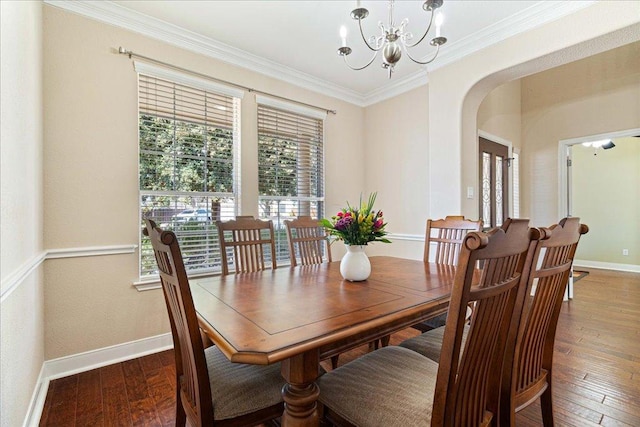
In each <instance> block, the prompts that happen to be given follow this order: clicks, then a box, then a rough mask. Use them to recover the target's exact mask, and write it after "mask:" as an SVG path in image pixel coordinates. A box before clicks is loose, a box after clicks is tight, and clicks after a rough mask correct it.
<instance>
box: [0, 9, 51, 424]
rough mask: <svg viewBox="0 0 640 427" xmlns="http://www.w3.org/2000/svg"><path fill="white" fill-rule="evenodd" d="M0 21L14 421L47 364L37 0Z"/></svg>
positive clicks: (2, 420) (7, 330) (5, 292)
mask: <svg viewBox="0 0 640 427" xmlns="http://www.w3.org/2000/svg"><path fill="white" fill-rule="evenodd" d="M0 18H1V24H0V28H1V31H2V33H1V35H0V43H1V46H0V55H1V63H2V69H1V70H0V82H1V83H0V86H1V89H0V91H1V92H2V96H1V97H0V98H1V99H0V102H1V103H2V104H1V105H2V107H1V111H2V113H1V114H2V116H1V118H0V125H1V135H0V162H1V163H0V173H1V177H0V185H1V188H0V193H1V199H2V202H1V203H0V254H1V256H0V273H1V276H2V300H1V302H0V316H1V318H0V337H1V344H0V425H2V426H19V425H22V423H23V421H24V418H25V414H26V413H27V408H28V407H29V402H30V400H31V397H32V394H33V392H34V390H35V389H36V384H37V379H38V375H39V373H40V369H41V367H42V363H43V362H44V323H43V317H44V308H43V279H42V268H41V267H40V265H41V262H42V259H43V246H42V4H41V3H40V2H27V1H24V2H6V1H3V2H0Z"/></svg>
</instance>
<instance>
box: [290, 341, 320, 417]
mask: <svg viewBox="0 0 640 427" xmlns="http://www.w3.org/2000/svg"><path fill="white" fill-rule="evenodd" d="M319 363H320V357H319V353H318V351H317V350H316V351H311V352H308V353H304V354H301V355H298V356H294V357H292V358H290V359H287V360H284V361H283V362H282V364H281V366H282V368H281V369H282V376H283V377H284V379H285V380H286V381H287V383H288V384H286V385H285V386H284V387H283V388H282V397H283V399H284V414H283V415H282V426H283V427H302V426H305V427H306V426H318V425H319V424H320V417H319V414H318V403H317V400H318V396H319V395H320V389H318V386H317V385H316V383H315V382H314V381H315V380H316V378H318V367H319Z"/></svg>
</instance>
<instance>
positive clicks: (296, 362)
mask: <svg viewBox="0 0 640 427" xmlns="http://www.w3.org/2000/svg"><path fill="white" fill-rule="evenodd" d="M370 261H371V276H370V277H369V278H368V279H367V280H365V281H362V282H349V281H346V280H344V279H343V278H342V276H341V275H340V262H332V263H325V264H320V265H311V266H298V267H295V268H278V269H275V270H265V271H261V272H257V273H243V274H237V275H227V276H215V277H206V278H197V279H191V280H190V283H191V292H192V295H193V300H194V304H195V308H196V311H197V314H198V320H199V323H200V327H201V328H202V329H203V330H204V332H205V333H206V334H207V335H208V336H209V337H210V338H211V339H212V340H213V342H214V343H215V344H216V345H217V346H218V347H219V348H220V350H221V351H222V352H223V353H224V354H225V355H226V356H227V357H228V358H229V360H231V361H232V362H238V363H248V364H260V365H264V364H272V363H278V362H279V363H280V364H281V373H282V376H283V377H284V379H285V380H286V382H287V384H286V385H285V386H284V387H283V390H282V395H283V399H284V402H285V411H284V414H283V416H282V425H283V426H317V425H319V421H320V420H319V415H318V409H317V398H318V395H319V389H318V386H317V385H316V383H315V380H316V379H317V377H318V375H319V366H320V360H324V359H326V358H328V357H331V356H333V355H336V354H339V353H341V352H343V351H345V350H348V349H351V348H354V347H356V346H358V345H361V344H364V343H368V342H371V341H373V340H376V339H380V338H383V337H385V336H388V335H390V334H391V333H393V332H397V331H399V330H401V329H404V328H406V327H409V326H411V325H414V324H416V323H419V322H421V321H424V320H426V319H429V318H430V317H433V316H434V315H437V314H440V313H442V312H443V311H445V310H446V308H447V306H448V303H449V297H450V294H451V289H452V285H453V279H454V275H455V267H452V266H448V265H442V264H434V263H425V262H423V261H417V260H409V259H402V258H393V257H385V256H382V257H371V258H370Z"/></svg>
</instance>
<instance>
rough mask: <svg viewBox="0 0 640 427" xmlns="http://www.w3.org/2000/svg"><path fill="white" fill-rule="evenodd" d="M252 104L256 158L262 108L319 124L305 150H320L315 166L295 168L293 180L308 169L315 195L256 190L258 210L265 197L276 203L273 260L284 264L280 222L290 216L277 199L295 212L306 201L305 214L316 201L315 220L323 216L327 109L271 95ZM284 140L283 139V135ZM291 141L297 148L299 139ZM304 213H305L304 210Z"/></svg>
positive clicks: (286, 256) (285, 250) (284, 243)
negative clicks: (274, 257)
mask: <svg viewBox="0 0 640 427" xmlns="http://www.w3.org/2000/svg"><path fill="white" fill-rule="evenodd" d="M256 104H257V114H256V121H257V128H258V129H257V139H258V141H257V143H258V158H260V149H261V143H260V140H261V137H262V135H263V134H262V133H261V131H260V129H261V126H260V122H261V120H262V119H261V114H262V111H264V109H266V110H269V111H270V112H271V113H274V114H277V113H278V112H282V113H283V114H285V115H288V116H290V117H291V116H297V117H298V118H297V119H296V122H300V123H302V122H305V121H306V122H310V121H318V122H319V123H317V124H318V125H319V126H320V130H319V132H318V133H317V134H315V135H314V136H315V137H317V138H316V139H317V141H316V142H315V143H311V144H309V145H308V150H309V153H311V152H312V150H319V151H320V152H319V153H318V154H317V156H318V157H317V159H316V162H317V166H316V167H315V168H306V169H305V170H300V169H297V170H296V182H299V175H300V173H305V171H309V174H310V182H309V187H310V188H313V181H314V178H313V177H315V181H316V194H315V195H311V194H309V195H302V196H300V195H296V196H291V195H282V194H279V195H265V194H262V193H261V192H260V190H258V196H257V198H258V200H257V201H258V207H259V210H260V206H261V203H263V202H264V201H265V200H269V201H272V202H278V210H277V215H276V217H277V219H278V223H277V224H276V223H274V229H275V231H276V252H277V263H278V265H287V264H289V263H290V256H289V247H288V243H287V237H286V230H285V226H284V223H283V221H284V220H286V219H287V218H293V217H290V216H287V215H282V214H281V211H280V202H291V203H293V204H295V205H296V207H297V210H298V212H297V215H296V216H299V215H300V213H301V212H300V203H301V202H308V203H309V204H310V207H309V213H311V211H312V210H313V208H311V205H313V204H314V203H316V214H317V217H318V219H319V218H322V217H323V215H324V204H325V166H324V165H325V137H324V135H325V129H324V128H325V121H326V118H327V112H326V111H324V110H322V111H321V110H317V109H312V108H308V107H305V106H301V105H297V104H292V103H289V102H285V101H282V100H279V99H275V98H271V97H267V96H262V95H256ZM290 123H293V121H290ZM283 139H284V138H283ZM291 142H295V143H296V144H297V145H298V146H297V148H296V149H297V150H299V149H300V142H301V141H300V140H299V139H297V138H296V139H295V140H293V141H291ZM258 179H260V165H258ZM305 213H306V212H305ZM259 216H260V218H261V219H272V217H273V215H272V216H271V217H266V216H264V215H259Z"/></svg>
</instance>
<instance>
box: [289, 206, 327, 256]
mask: <svg viewBox="0 0 640 427" xmlns="http://www.w3.org/2000/svg"><path fill="white" fill-rule="evenodd" d="M284 224H285V226H286V227H287V240H288V242H289V257H290V258H291V266H292V267H295V266H296V265H298V264H300V265H310V264H322V263H323V262H324V256H325V255H326V258H327V262H331V247H330V246H329V240H328V239H327V233H326V231H325V230H324V228H323V227H322V226H321V225H320V224H319V223H318V220H316V219H313V218H311V217H310V216H299V217H298V218H296V219H288V220H285V222H284ZM298 259H299V261H298Z"/></svg>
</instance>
